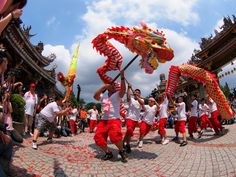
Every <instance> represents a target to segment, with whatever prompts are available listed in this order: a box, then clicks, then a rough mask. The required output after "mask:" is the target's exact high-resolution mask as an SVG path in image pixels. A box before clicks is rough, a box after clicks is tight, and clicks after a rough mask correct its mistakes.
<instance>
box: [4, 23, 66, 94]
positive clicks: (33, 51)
mask: <svg viewBox="0 0 236 177" xmlns="http://www.w3.org/2000/svg"><path fill="white" fill-rule="evenodd" d="M20 23H21V22H20V20H19V21H14V22H12V23H11V24H9V25H8V27H7V28H6V29H5V31H4V32H3V34H2V36H1V38H2V42H3V45H4V47H5V48H6V49H7V51H8V55H9V56H10V57H11V58H12V60H11V61H12V62H14V63H13V64H12V66H13V67H20V68H21V69H23V70H24V71H25V72H26V74H27V75H28V74H31V75H32V76H31V77H32V78H33V79H34V80H38V81H40V80H41V81H42V82H44V83H46V84H47V85H48V86H49V87H50V88H54V91H55V92H56V93H57V94H60V95H62V94H61V93H60V91H59V90H58V89H57V88H56V86H55V84H56V77H55V76H56V74H55V68H56V67H55V66H53V67H52V68H51V69H45V67H46V66H49V64H50V63H51V62H52V61H54V60H55V58H56V55H55V54H51V55H49V56H48V57H45V56H43V55H42V51H43V48H44V46H43V43H42V42H39V43H38V45H36V46H34V45H33V44H31V42H30V37H32V36H33V35H30V29H31V27H27V28H25V27H24V26H23V27H21V26H20ZM25 77H29V76H25Z"/></svg>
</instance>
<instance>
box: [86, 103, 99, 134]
mask: <svg viewBox="0 0 236 177" xmlns="http://www.w3.org/2000/svg"><path fill="white" fill-rule="evenodd" d="M88 113H89V115H90V122H89V132H90V133H93V132H94V129H95V128H96V126H97V119H98V110H97V106H96V105H94V106H93V109H90V110H88Z"/></svg>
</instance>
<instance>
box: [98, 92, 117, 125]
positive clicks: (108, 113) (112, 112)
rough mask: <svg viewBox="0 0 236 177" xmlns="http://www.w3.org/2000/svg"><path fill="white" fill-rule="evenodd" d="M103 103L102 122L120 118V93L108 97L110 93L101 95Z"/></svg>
mask: <svg viewBox="0 0 236 177" xmlns="http://www.w3.org/2000/svg"><path fill="white" fill-rule="evenodd" d="M101 101H102V112H103V116H102V118H101V119H102V120H111V119H119V118H120V102H121V98H120V95H119V91H117V92H115V93H113V94H112V95H111V96H110V97H108V93H105V94H102V95H101Z"/></svg>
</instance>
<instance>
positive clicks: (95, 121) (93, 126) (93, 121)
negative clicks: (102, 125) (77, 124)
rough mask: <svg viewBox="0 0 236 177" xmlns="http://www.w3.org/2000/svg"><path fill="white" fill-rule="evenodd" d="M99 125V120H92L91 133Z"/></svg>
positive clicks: (90, 124)
mask: <svg viewBox="0 0 236 177" xmlns="http://www.w3.org/2000/svg"><path fill="white" fill-rule="evenodd" d="M96 125H97V120H90V122H89V131H90V132H92V131H93V130H94V128H95V127H96Z"/></svg>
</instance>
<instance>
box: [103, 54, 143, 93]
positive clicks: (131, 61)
mask: <svg viewBox="0 0 236 177" xmlns="http://www.w3.org/2000/svg"><path fill="white" fill-rule="evenodd" d="M138 56H139V55H135V57H134V58H133V59H132V60H130V62H129V63H128V64H127V65H126V66H125V67H124V68H123V69H122V70H121V71H125V70H126V69H127V68H128V67H129V66H130V65H131V64H132V63H133V62H134V60H135V59H136V58H138ZM118 77H120V73H118V74H117V75H116V77H115V78H114V79H113V80H112V81H111V83H110V84H112V83H114V82H115V81H116V79H118ZM105 91H106V90H104V91H103V92H102V93H104V92H105Z"/></svg>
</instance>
